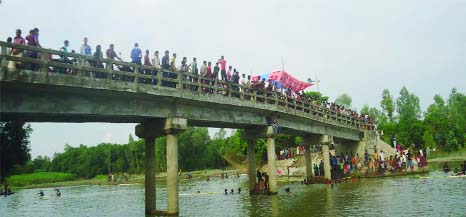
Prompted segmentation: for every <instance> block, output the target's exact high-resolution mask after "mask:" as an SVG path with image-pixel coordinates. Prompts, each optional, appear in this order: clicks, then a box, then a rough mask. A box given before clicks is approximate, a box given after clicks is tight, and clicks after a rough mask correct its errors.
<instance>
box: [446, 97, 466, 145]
mask: <svg viewBox="0 0 466 217" xmlns="http://www.w3.org/2000/svg"><path fill="white" fill-rule="evenodd" d="M465 111H466V95H464V94H462V93H459V92H458V91H457V90H456V89H453V90H452V91H451V94H450V96H449V98H448V129H451V131H452V132H453V135H454V137H455V138H456V140H458V144H462V145H464V144H465V143H466V141H465V138H464V135H465V134H466V112H465ZM452 141H453V140H452ZM450 147H453V146H450Z"/></svg>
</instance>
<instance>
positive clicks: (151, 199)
mask: <svg viewBox="0 0 466 217" xmlns="http://www.w3.org/2000/svg"><path fill="white" fill-rule="evenodd" d="M144 142H145V146H146V150H145V151H146V154H145V155H146V159H145V160H146V161H145V165H146V166H145V167H146V171H145V179H144V185H145V208H146V209H145V210H146V214H150V213H152V212H153V211H155V210H156V205H155V138H154V137H146V138H144Z"/></svg>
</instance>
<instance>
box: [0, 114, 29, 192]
mask: <svg viewBox="0 0 466 217" xmlns="http://www.w3.org/2000/svg"><path fill="white" fill-rule="evenodd" d="M31 132H32V129H31V126H30V125H29V124H26V123H23V122H7V123H0V134H1V135H0V157H1V159H0V163H1V167H0V182H1V183H4V182H5V179H6V177H8V176H9V175H10V174H11V171H12V169H13V167H14V166H15V165H22V164H25V163H26V162H27V161H28V160H30V159H31V155H30V154H29V151H30V150H31V149H30V148H29V140H28V139H29V135H30V134H31Z"/></svg>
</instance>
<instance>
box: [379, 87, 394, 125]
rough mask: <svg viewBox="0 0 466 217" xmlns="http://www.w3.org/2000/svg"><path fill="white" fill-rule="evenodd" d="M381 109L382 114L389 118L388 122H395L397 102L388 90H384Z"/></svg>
mask: <svg viewBox="0 0 466 217" xmlns="http://www.w3.org/2000/svg"><path fill="white" fill-rule="evenodd" d="M380 108H381V109H382V113H383V114H385V116H386V117H387V118H388V121H390V122H392V121H393V114H394V112H395V102H394V101H393V97H392V96H391V95H390V91H389V90H388V89H384V90H383V92H382V101H380Z"/></svg>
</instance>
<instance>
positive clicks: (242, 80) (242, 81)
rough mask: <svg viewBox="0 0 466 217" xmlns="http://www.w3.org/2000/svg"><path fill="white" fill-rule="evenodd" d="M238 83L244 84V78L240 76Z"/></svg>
mask: <svg viewBox="0 0 466 217" xmlns="http://www.w3.org/2000/svg"><path fill="white" fill-rule="evenodd" d="M239 83H240V84H241V85H245V84H246V78H243V77H241V79H239Z"/></svg>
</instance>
